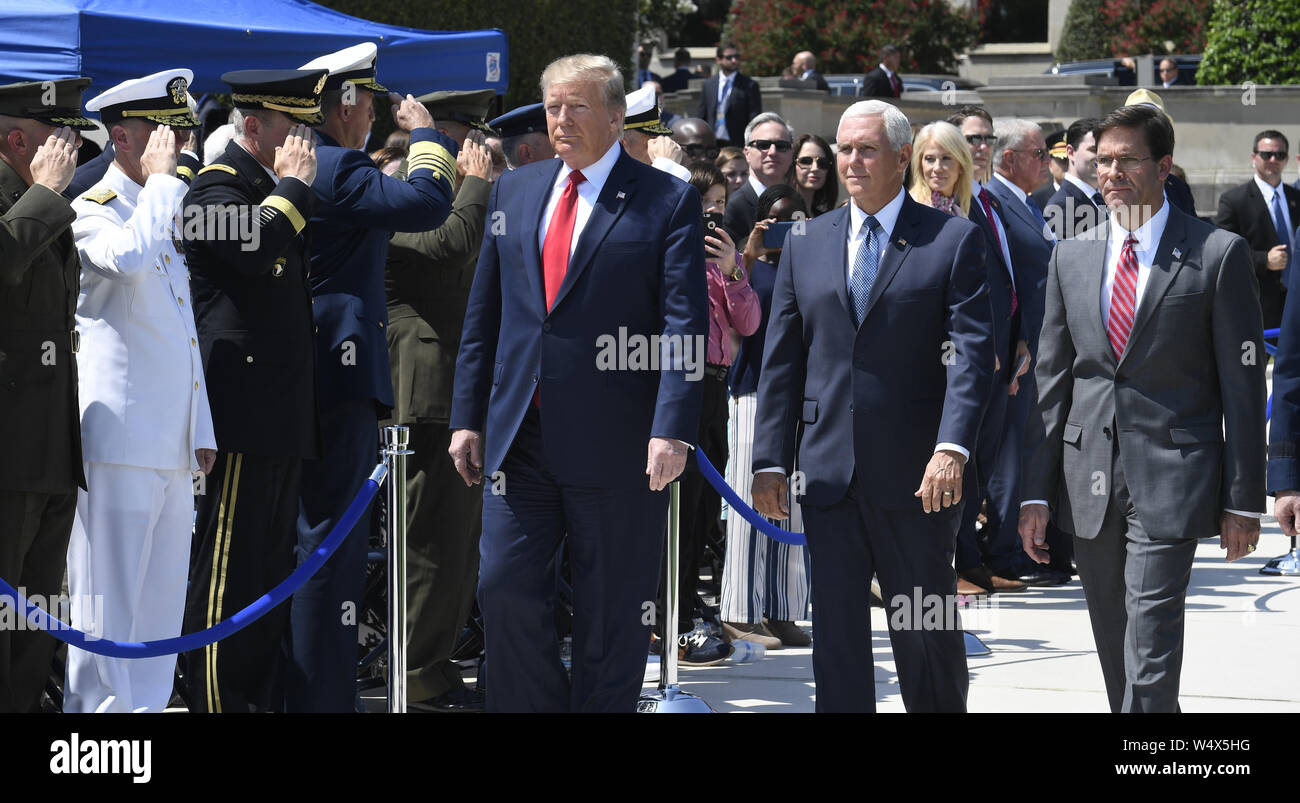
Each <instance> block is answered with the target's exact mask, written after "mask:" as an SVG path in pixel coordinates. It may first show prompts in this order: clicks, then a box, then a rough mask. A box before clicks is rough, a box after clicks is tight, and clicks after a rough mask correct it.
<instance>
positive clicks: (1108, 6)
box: [1101, 0, 1214, 58]
mask: <svg viewBox="0 0 1300 803" xmlns="http://www.w3.org/2000/svg"><path fill="white" fill-rule="evenodd" d="M1213 7H1214V0H1106V2H1105V4H1104V6H1103V8H1102V12H1101V13H1102V25H1103V27H1104V28H1105V29H1106V30H1107V31H1110V32H1111V33H1110V36H1109V48H1108V49H1109V53H1107V54H1106V55H1131V56H1136V55H1139V54H1146V53H1152V54H1155V55H1165V54H1173V53H1200V52H1201V51H1202V50H1204V49H1205V34H1206V31H1207V30H1208V29H1209V22H1210V12H1211V10H1212V9H1213ZM1102 58H1105V56H1102Z"/></svg>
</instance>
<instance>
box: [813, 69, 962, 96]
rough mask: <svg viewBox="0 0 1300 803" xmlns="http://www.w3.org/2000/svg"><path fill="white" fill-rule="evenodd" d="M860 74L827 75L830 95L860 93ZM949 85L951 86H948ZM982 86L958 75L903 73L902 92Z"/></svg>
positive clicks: (854, 94)
mask: <svg viewBox="0 0 1300 803" xmlns="http://www.w3.org/2000/svg"><path fill="white" fill-rule="evenodd" d="M862 75H863V74H862V73H839V74H836V75H827V76H825V78H826V83H827V84H828V85H830V88H831V94H832V95H844V96H849V97H854V96H857V95H859V94H860V93H861V92H862ZM949 84H951V86H949ZM982 86H984V84H982V83H980V82H979V81H972V80H971V79H969V78H962V77H961V76H960V75H931V74H916V75H911V74H908V73H903V91H904V92H943V91H944V90H947V89H958V90H975V89H979V88H980V87H982Z"/></svg>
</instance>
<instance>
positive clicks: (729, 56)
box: [695, 42, 763, 146]
mask: <svg viewBox="0 0 1300 803" xmlns="http://www.w3.org/2000/svg"><path fill="white" fill-rule="evenodd" d="M717 54H718V55H717V59H718V72H717V74H716V75H713V76H710V77H709V79H708V80H707V81H705V82H704V89H703V91H701V92H700V105H699V106H698V107H696V110H695V116H696V117H699V118H700V119H702V120H704V121H705V122H707V123H708V124H709V125H710V126H712V127H713V132H714V133H715V134H717V137H718V144H719V145H720V146H727V145H740V144H742V141H741V139H740V133H741V132H742V131H744V130H745V127H746V126H748V125H749V121H750V120H753V119H754V117H756V116H757V115H758V114H759V113H760V112H761V111H763V98H762V95H761V94H760V93H759V91H758V83H757V82H756V81H755V80H754V79H753V78H750V77H749V76H748V75H744V74H742V73H741V72H740V51H739V50H737V49H736V46H735V45H733V44H731V43H730V42H724V43H722V44H720V45H718V51H717ZM747 139H748V136H746V140H747Z"/></svg>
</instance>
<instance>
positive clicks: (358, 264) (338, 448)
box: [285, 128, 457, 712]
mask: <svg viewBox="0 0 1300 803" xmlns="http://www.w3.org/2000/svg"><path fill="white" fill-rule="evenodd" d="M318 136H319V138H320V145H319V146H318V147H317V148H316V163H317V167H316V179H315V180H314V181H313V182H312V191H313V192H314V193H315V194H316V197H317V200H318V201H319V204H318V206H317V208H316V213H315V215H313V217H312V219H311V222H310V224H309V228H308V232H309V233H310V236H311V276H310V278H309V281H310V283H311V294H312V317H313V318H314V320H315V327H316V383H317V398H318V400H319V407H320V428H321V434H322V438H323V443H322V446H323V449H322V452H321V455H320V457H319V458H318V459H314V460H304V461H303V467H302V483H301V494H300V500H299V509H298V559H299V562H301V561H302V560H304V559H305V558H306V557H307V556H308V555H309V554H311V553H312V552H313V551H314V550H315V549H316V547H318V546H319V545H320V543H321V542H322V541H324V540H325V538H326V536H328V535H329V533H330V531H331V530H332V529H333V528H334V524H335V523H336V522H337V521H338V520H339V519H340V518H341V517H342V515H343V512H344V511H345V510H346V509H347V506H348V505H349V504H350V503H351V502H352V499H353V497H355V496H356V494H357V492H358V491H359V490H360V489H361V486H362V485H363V484H364V482H365V479H366V477H367V476H368V475H369V474H370V472H371V470H372V469H373V468H374V467H375V463H376V462H377V461H378V458H377V444H378V421H379V415H380V413H381V411H382V412H383V413H385V414H386V413H387V410H388V408H391V407H392V406H393V383H392V374H391V372H390V370H389V365H388V343H387V340H386V338H385V334H384V327H385V326H387V324H388V306H387V301H386V298H385V295H384V263H385V261H386V259H387V256H388V240H389V237H390V236H391V234H392V232H394V231H427V230H430V229H435V228H437V227H438V226H440V225H442V222H443V221H444V220H446V219H447V216H448V215H449V214H450V212H451V200H452V193H453V182H454V180H455V176H456V167H455V154H456V150H457V148H456V144H455V143H454V142H452V141H451V139H449V138H448V137H446V136H444V135H442V134H439V133H438V132H436V131H434V130H433V129H427V128H417V129H416V130H414V131H412V132H411V155H410V157H409V158H408V161H407V165H408V173H407V180H406V181H402V180H401V179H397V178H392V177H390V176H385V175H384V174H383V172H382V171H380V170H379V168H377V167H375V164H374V162H372V161H371V160H370V158H369V157H367V156H366V154H365V153H364V152H362V151H359V150H354V149H352V148H344V147H340V146H339V145H338V144H337V143H336V142H334V140H332V139H331V138H330V137H328V136H326V135H325V134H321V133H318ZM369 520H370V519H369V516H368V515H363V516H362V518H361V520H360V522H359V523H358V524H357V526H356V527H355V528H354V529H353V531H352V534H351V535H350V536H349V537H348V539H347V540H346V541H344V543H343V545H342V546H341V547H340V548H339V551H338V552H336V553H335V554H334V556H333V557H332V558H330V560H329V561H328V562H327V563H326V564H325V566H323V567H322V568H321V570H320V571H319V572H317V573H316V575H315V576H313V577H312V578H311V580H309V581H307V583H306V585H304V586H303V587H302V589H301V590H299V591H298V593H296V594H294V596H293V609H292V613H291V625H292V627H291V630H292V634H291V638H290V643H289V645H288V650H289V659H290V664H289V672H288V675H287V677H286V678H285V707H286V709H287V710H289V711H332V712H337V711H351V710H353V704H354V700H355V696H356V692H355V686H356V659H357V626H356V617H355V616H351V617H349V616H348V615H347V614H348V606H349V605H351V606H352V608H351V610H352V611H353V612H354V613H357V612H358V609H359V608H360V605H361V595H362V585H363V583H364V579H365V557H366V551H367V549H368V547H369V544H368V537H367V536H368V533H369V530H370V527H369Z"/></svg>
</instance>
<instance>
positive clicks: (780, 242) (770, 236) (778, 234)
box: [763, 220, 794, 248]
mask: <svg viewBox="0 0 1300 803" xmlns="http://www.w3.org/2000/svg"><path fill="white" fill-rule="evenodd" d="M793 226H794V221H793V220H779V221H777V222H776V223H773V224H772V225H770V226H768V227H767V231H765V232H763V247H764V248H782V247H784V246H785V237H786V235H787V234H789V233H790V229H791V228H792V227H793Z"/></svg>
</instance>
